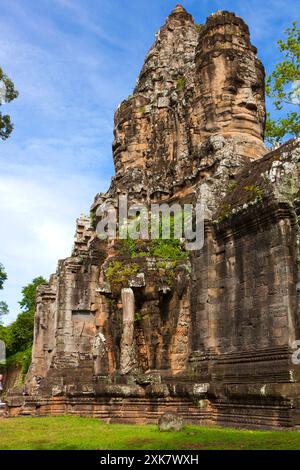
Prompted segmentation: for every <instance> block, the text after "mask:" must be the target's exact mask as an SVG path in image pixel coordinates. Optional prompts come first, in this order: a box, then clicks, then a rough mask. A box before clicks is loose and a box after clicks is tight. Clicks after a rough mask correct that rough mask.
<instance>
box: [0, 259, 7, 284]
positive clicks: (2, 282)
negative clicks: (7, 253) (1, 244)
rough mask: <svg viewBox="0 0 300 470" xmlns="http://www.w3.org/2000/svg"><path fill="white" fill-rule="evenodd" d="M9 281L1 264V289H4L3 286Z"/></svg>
mask: <svg viewBox="0 0 300 470" xmlns="http://www.w3.org/2000/svg"><path fill="white" fill-rule="evenodd" d="M6 279H7V274H6V272H5V269H4V266H3V264H1V263H0V289H3V284H4V282H5V281H6Z"/></svg>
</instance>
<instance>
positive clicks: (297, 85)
mask: <svg viewBox="0 0 300 470" xmlns="http://www.w3.org/2000/svg"><path fill="white" fill-rule="evenodd" d="M285 34H286V37H285V40H281V39H280V40H279V41H277V44H278V48H279V50H280V52H282V54H283V56H284V60H282V61H281V62H279V63H278V64H277V65H276V67H275V70H274V71H273V72H272V73H271V75H270V76H269V77H268V78H267V80H266V93H267V95H268V96H269V97H270V98H272V100H273V103H274V106H275V108H276V109H277V110H282V109H283V107H284V105H292V106H297V107H299V105H300V28H298V27H297V22H296V21H294V22H293V23H292V27H291V28H287V29H286V30H285ZM299 132H300V117H299V114H298V113H297V112H288V113H287V115H286V117H284V118H280V119H278V120H275V119H272V118H271V116H270V114H269V113H268V115H267V124H266V141H267V142H269V143H270V144H274V143H281V142H282V141H283V139H284V137H285V136H286V135H290V136H297V135H298V134H299Z"/></svg>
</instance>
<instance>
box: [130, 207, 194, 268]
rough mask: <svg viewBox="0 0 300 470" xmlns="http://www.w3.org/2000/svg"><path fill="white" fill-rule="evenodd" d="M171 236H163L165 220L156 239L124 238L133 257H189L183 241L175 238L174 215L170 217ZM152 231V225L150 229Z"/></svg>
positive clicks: (180, 258) (160, 224) (167, 258)
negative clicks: (165, 237)
mask: <svg viewBox="0 0 300 470" xmlns="http://www.w3.org/2000/svg"><path fill="white" fill-rule="evenodd" d="M169 226H170V238H167V239H164V238H163V222H162V221H161V220H160V222H159V228H158V233H159V238H157V239H154V240H150V241H147V240H133V239H132V238H131V237H130V236H128V237H127V238H126V239H125V240H123V246H124V249H125V251H126V252H127V253H128V254H129V255H130V257H131V258H143V257H147V256H151V257H154V258H160V259H163V260H183V259H187V258H188V257H189V254H188V252H187V251H186V250H185V248H184V246H183V243H182V242H181V240H179V239H178V238H175V228H174V227H175V217H174V216H173V215H171V216H170V218H169ZM149 231H150V232H151V227H150V229H149Z"/></svg>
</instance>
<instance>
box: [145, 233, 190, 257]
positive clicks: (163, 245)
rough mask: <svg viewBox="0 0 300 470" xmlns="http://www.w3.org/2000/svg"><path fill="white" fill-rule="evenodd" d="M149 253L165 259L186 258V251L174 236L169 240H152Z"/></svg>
mask: <svg viewBox="0 0 300 470" xmlns="http://www.w3.org/2000/svg"><path fill="white" fill-rule="evenodd" d="M150 254H151V256H154V257H155V258H162V259H165V260H177V259H187V258H188V253H187V252H186V251H184V250H183V249H182V246H181V244H180V240H177V239H176V238H173V239H170V240H163V239H158V240H152V241H151V247H150Z"/></svg>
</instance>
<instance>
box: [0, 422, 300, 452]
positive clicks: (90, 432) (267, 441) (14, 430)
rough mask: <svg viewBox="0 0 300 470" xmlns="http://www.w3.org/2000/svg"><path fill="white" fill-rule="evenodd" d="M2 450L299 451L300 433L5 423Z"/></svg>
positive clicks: (0, 425) (0, 437)
mask: <svg viewBox="0 0 300 470" xmlns="http://www.w3.org/2000/svg"><path fill="white" fill-rule="evenodd" d="M0 449H1V450H17V449H18V450H19V449H28V450H29V449H33V450H46V449H50V450H51V449H52V450H138V449H141V450H198V449H199V450H205V449H230V450H232V449H237V450H241V449H245V450H246V449H265V450H267V449H274V450H275V449H300V431H274V432H273V431H239V430H235V429H227V428H225V429H224V428H219V427H200V426H199V427H198V426H186V427H185V428H184V429H183V430H182V431H181V432H179V433H174V432H163V433H161V432H159V431H158V429H157V426H136V425H119V424H104V423H102V422H101V421H99V420H98V419H95V418H78V417H73V416H64V417H58V418H55V417H49V418H30V417H28V418H27V417H26V418H12V419H0Z"/></svg>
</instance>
